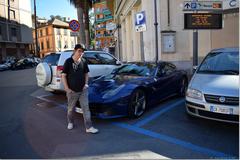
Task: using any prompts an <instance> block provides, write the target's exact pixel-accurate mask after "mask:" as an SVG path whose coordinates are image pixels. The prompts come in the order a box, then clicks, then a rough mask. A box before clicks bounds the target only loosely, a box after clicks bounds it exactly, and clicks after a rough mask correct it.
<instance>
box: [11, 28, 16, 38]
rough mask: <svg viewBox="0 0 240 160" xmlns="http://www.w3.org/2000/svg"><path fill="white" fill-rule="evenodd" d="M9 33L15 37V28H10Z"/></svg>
mask: <svg viewBox="0 0 240 160" xmlns="http://www.w3.org/2000/svg"><path fill="white" fill-rule="evenodd" d="M11 34H12V36H13V37H17V28H11Z"/></svg>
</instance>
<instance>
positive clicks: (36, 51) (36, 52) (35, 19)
mask: <svg viewBox="0 0 240 160" xmlns="http://www.w3.org/2000/svg"><path fill="white" fill-rule="evenodd" d="M34 21H35V23H34V24H35V42H36V43H35V45H36V48H35V56H38V54H39V53H38V35H37V10H36V0H34Z"/></svg>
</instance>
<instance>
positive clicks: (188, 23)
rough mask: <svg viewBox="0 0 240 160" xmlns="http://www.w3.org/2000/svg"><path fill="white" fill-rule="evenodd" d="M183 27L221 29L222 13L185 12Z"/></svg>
mask: <svg viewBox="0 0 240 160" xmlns="http://www.w3.org/2000/svg"><path fill="white" fill-rule="evenodd" d="M184 29H222V14H218V13H185V14H184Z"/></svg>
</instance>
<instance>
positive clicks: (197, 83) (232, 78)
mask: <svg viewBox="0 0 240 160" xmlns="http://www.w3.org/2000/svg"><path fill="white" fill-rule="evenodd" d="M189 86H190V88H192V89H197V90H199V91H201V92H202V93H204V94H212V95H224V96H232V97H239V75H213V74H195V75H194V76H193V78H192V80H191V82H190V85H189Z"/></svg>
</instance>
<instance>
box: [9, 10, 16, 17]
mask: <svg viewBox="0 0 240 160" xmlns="http://www.w3.org/2000/svg"><path fill="white" fill-rule="evenodd" d="M10 19H16V14H15V11H14V10H11V9H10Z"/></svg>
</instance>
